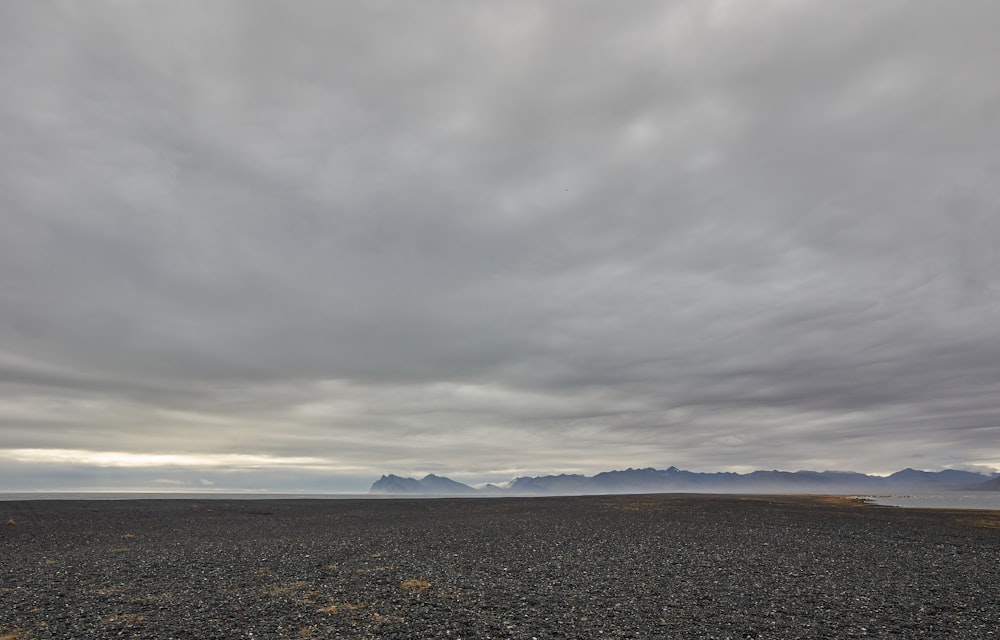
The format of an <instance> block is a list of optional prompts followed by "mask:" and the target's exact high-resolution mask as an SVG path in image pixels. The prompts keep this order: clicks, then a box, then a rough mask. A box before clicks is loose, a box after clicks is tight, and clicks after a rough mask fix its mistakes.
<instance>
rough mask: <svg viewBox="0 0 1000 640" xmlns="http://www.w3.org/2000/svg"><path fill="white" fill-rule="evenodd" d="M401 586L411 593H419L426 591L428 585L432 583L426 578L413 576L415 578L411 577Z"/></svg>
mask: <svg viewBox="0 0 1000 640" xmlns="http://www.w3.org/2000/svg"><path fill="white" fill-rule="evenodd" d="M399 586H400V588H401V589H403V590H404V591H409V592H410V593H417V594H419V593H423V592H424V591H426V590H427V587H429V586H431V583H430V582H427V581H426V580H420V579H417V578H413V579H410V580H407V581H405V582H403V583H402V584H400V585H399Z"/></svg>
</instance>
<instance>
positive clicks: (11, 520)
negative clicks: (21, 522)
mask: <svg viewBox="0 0 1000 640" xmlns="http://www.w3.org/2000/svg"><path fill="white" fill-rule="evenodd" d="M16 524H17V523H16V522H14V518H11V519H10V520H8V521H7V526H8V527H13V526H14V525H16Z"/></svg>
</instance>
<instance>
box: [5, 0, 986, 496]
mask: <svg viewBox="0 0 1000 640" xmlns="http://www.w3.org/2000/svg"><path fill="white" fill-rule="evenodd" d="M997 24H1000V3H996V2H993V1H990V0H984V1H982V2H974V1H967V2H956V3H929V2H895V1H891V0H890V1H886V2H870V1H869V0H858V1H853V2H852V1H837V2H723V1H719V2H709V1H706V0H690V1H679V2H627V3H620V2H611V3H609V2H581V1H573V2H569V1H567V2H558V1H557V2H518V1H511V0H503V1H502V2H501V1H496V2H464V1H463V2H457V1H456V2H365V3H348V2H313V3H310V2H296V3H287V2H281V1H279V0H274V1H266V2H264V1H239V2H223V1H216V2H210V3H204V2H194V1H190V2H187V1H181V2H177V1H176V0H170V1H162V2H142V3H134V2H110V1H107V2H105V1H94V2H86V3H78V2H44V1H37V0H14V1H11V2H4V3H2V4H0V86H3V87H4V89H3V92H2V96H0V225H2V227H0V490H23V489H44V488H102V487H103V488H114V489H128V488H149V487H159V488H162V489H172V488H173V489H191V488H198V487H203V488H215V489H220V488H239V489H268V490H272V491H278V490H323V491H354V490H367V488H368V486H369V485H370V484H371V482H372V481H373V480H375V479H376V478H378V476H379V475H381V474H382V473H388V472H395V473H399V474H403V475H422V474H424V473H428V472H434V473H438V474H443V475H448V476H450V477H453V478H455V479H458V480H462V481H465V482H470V483H475V482H484V481H504V480H509V479H510V478H512V477H514V476H518V475H526V474H527V475H534V474H538V473H559V472H567V473H573V472H578V473H587V474H590V473H593V472H597V471H602V470H607V469H615V468H625V467H628V466H632V467H644V466H654V467H657V468H665V467H667V466H670V465H676V466H678V467H681V468H687V469H692V470H733V471H748V470H752V469H758V468H763V469H772V468H777V469H785V470H796V469H852V470H856V471H862V472H873V473H886V472H891V471H894V470H897V469H900V468H903V467H906V466H912V467H917V468H923V469H940V468H944V467H963V468H965V467H968V466H969V465H983V466H986V467H993V468H997V467H1000V82H998V81H997V70H998V69H1000V41H998V40H997V38H996V25H997Z"/></svg>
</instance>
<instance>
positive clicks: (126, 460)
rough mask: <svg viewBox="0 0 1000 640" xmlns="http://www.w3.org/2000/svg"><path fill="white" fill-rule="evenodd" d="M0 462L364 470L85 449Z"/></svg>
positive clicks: (37, 452)
mask: <svg viewBox="0 0 1000 640" xmlns="http://www.w3.org/2000/svg"><path fill="white" fill-rule="evenodd" d="M0 459H6V460H11V461H15V462H28V463H36V464H65V465H87V466H95V467H198V468H218V469H263V468H274V467H295V468H299V469H322V470H328V471H332V470H337V471H354V470H362V469H363V467H357V466H345V465H338V464H335V463H332V462H330V461H329V460H324V459H322V458H313V457H279V456H265V455H248V454H241V453H215V454H205V453H202V454H151V453H130V452H126V451H88V450H85V449H0Z"/></svg>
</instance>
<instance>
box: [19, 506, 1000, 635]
mask: <svg viewBox="0 0 1000 640" xmlns="http://www.w3.org/2000/svg"><path fill="white" fill-rule="evenodd" d="M0 518H2V519H3V521H4V522H6V521H7V520H8V519H13V520H14V521H15V523H16V524H15V525H13V526H2V525H0V538H2V548H0V580H2V585H0V587H2V591H0V639H4V640H7V639H13V638H119V637H125V638H533V637H535V638H594V637H598V636H602V635H603V636H604V637H613V638H760V637H762V638H802V637H815V638H844V637H858V636H866V635H867V636H880V637H893V638H917V637H935V638H958V639H964V638H996V637H1000V604H998V601H1000V528H998V527H1000V513H997V512H978V513H977V512H942V511H929V510H905V509H896V508H889V507H874V506H858V505H852V504H851V503H850V502H848V501H845V500H840V501H838V500H826V501H824V500H822V499H818V498H794V497H791V498H790V497H751V498H738V497H718V496H717V497H711V496H676V495H674V496H614V497H609V496H603V497H584V498H534V499H461V500H261V501H241V500H233V501H225V500H203V501H192V500H182V499H178V500H141V501H140V500H136V501H32V502H0Z"/></svg>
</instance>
